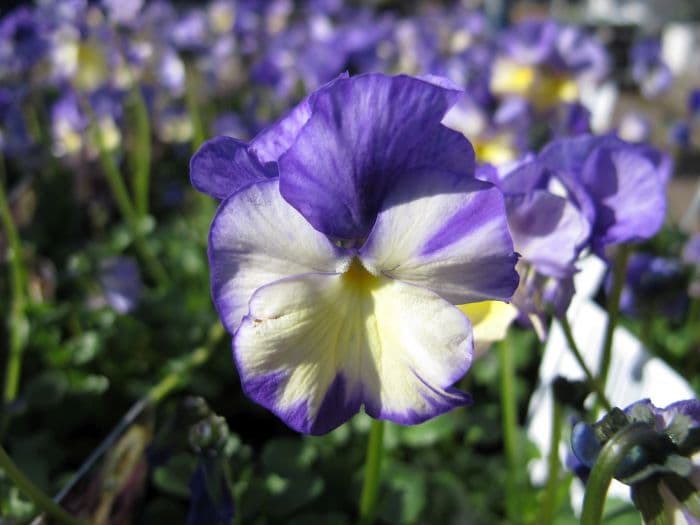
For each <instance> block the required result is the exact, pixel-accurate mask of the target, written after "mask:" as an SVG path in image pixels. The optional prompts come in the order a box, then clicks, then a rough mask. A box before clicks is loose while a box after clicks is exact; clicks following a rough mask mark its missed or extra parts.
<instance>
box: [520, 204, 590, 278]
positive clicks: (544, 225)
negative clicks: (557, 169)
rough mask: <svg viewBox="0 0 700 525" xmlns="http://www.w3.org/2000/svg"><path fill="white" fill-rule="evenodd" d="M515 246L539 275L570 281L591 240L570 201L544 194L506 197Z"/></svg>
mask: <svg viewBox="0 0 700 525" xmlns="http://www.w3.org/2000/svg"><path fill="white" fill-rule="evenodd" d="M506 208H507V210H508V226H510V232H511V234H512V235H513V244H514V245H515V249H516V251H517V252H518V253H519V254H520V255H522V256H523V259H524V260H526V261H527V262H528V263H530V264H532V265H533V266H534V267H535V268H536V269H537V271H538V272H540V273H543V274H545V275H549V276H551V277H557V278H564V277H569V276H571V275H572V273H573V272H574V270H575V269H574V263H575V262H576V259H577V258H578V255H579V252H580V251H581V247H582V246H583V244H584V243H585V242H586V240H587V239H588V235H589V233H590V226H589V223H588V221H587V220H586V218H585V217H584V216H583V215H582V214H581V213H580V212H579V211H578V209H577V208H576V207H575V206H574V205H573V204H571V203H570V202H569V201H568V200H567V199H564V198H563V197H559V196H557V195H553V194H551V193H549V192H546V191H542V190H535V191H533V192H532V193H530V194H528V195H526V194H517V195H508V196H506Z"/></svg>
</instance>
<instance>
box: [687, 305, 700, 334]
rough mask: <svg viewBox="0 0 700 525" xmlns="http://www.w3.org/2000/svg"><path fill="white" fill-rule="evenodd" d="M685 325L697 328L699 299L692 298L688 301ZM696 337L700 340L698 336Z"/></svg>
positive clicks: (698, 322) (699, 314) (699, 322)
mask: <svg viewBox="0 0 700 525" xmlns="http://www.w3.org/2000/svg"><path fill="white" fill-rule="evenodd" d="M686 324H687V325H689V326H697V325H698V324H700V297H693V299H692V300H691V301H690V307H689V308H688V320H687V322H686ZM697 337H698V338H700V334H699V335H698V336H697Z"/></svg>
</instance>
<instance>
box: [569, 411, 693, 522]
mask: <svg viewBox="0 0 700 525" xmlns="http://www.w3.org/2000/svg"><path fill="white" fill-rule="evenodd" d="M632 424H637V425H646V426H647V427H648V428H649V430H650V431H652V432H653V433H655V434H656V435H655V437H654V438H653V439H648V440H646V441H645V442H644V443H639V444H638V445H636V446H634V447H633V448H632V449H631V450H630V452H629V453H628V454H627V455H626V456H625V457H624V458H623V460H622V462H621V463H620V465H619V466H618V468H617V470H616V472H615V478H616V479H618V480H620V481H622V482H623V483H625V484H627V485H630V489H631V495H632V501H633V502H634V504H635V506H636V507H637V508H638V509H639V511H640V512H641V514H642V519H643V521H644V523H645V524H647V525H657V524H660V523H666V524H669V525H674V524H675V525H681V524H697V523H700V494H699V493H698V490H699V489H700V466H698V465H696V464H694V463H693V459H692V457H693V455H695V454H696V453H697V452H698V451H700V445H699V444H698V439H697V436H698V432H700V402H698V401H697V400H695V399H689V400H686V401H677V402H676V403H672V404H671V405H669V406H667V407H666V408H657V407H655V406H654V405H653V404H652V403H651V401H649V400H648V399H644V400H641V401H637V402H636V403H633V404H632V405H630V406H628V407H627V408H625V409H624V411H623V410H620V409H619V408H614V409H613V410H612V411H611V412H610V413H608V414H607V415H606V416H605V417H604V418H603V419H601V420H600V421H599V422H598V423H596V424H593V425H591V424H588V423H583V422H581V423H578V424H576V426H574V429H573V432H572V436H571V447H572V450H573V453H574V455H575V457H576V459H575V460H573V458H572V461H570V462H568V463H569V465H570V466H571V467H573V469H572V470H574V471H575V472H576V473H577V474H578V475H580V476H582V477H583V478H584V479H585V478H586V477H587V476H588V473H589V472H590V469H592V468H593V465H594V464H595V461H596V459H597V457H598V455H599V454H600V451H601V450H602V448H603V446H604V445H605V444H606V443H607V442H608V441H609V440H610V439H611V438H612V437H613V436H614V435H615V434H616V433H617V432H619V431H620V430H622V429H623V428H625V427H626V426H628V425H632Z"/></svg>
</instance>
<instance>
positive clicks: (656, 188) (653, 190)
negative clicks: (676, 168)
mask: <svg viewBox="0 0 700 525" xmlns="http://www.w3.org/2000/svg"><path fill="white" fill-rule="evenodd" d="M670 176H671V160H670V158H669V157H668V156H667V155H665V154H663V153H661V152H660V151H658V150H655V149H653V148H651V147H649V146H646V145H643V144H630V143H628V142H625V141H623V140H621V139H619V138H617V137H615V136H613V135H604V136H593V135H587V134H584V135H580V136H577V137H574V138H564V139H559V140H555V141H553V142H551V143H550V144H549V145H547V146H546V147H545V148H544V149H543V150H542V151H541V152H540V153H539V155H538V156H537V167H535V168H533V170H532V171H531V174H530V179H531V181H532V184H533V185H539V186H540V187H542V185H544V186H547V185H548V184H550V183H551V182H552V180H553V179H556V180H557V181H558V183H559V184H560V185H562V186H563V187H564V188H565V190H566V192H567V193H568V198H569V199H571V200H572V201H573V202H574V203H575V204H576V206H577V207H578V208H579V209H580V210H581V212H582V213H583V214H584V215H585V216H586V218H587V219H588V221H589V223H590V225H591V241H590V242H591V245H592V248H593V249H594V250H596V251H597V252H602V251H603V249H604V247H605V246H608V245H615V244H620V243H624V242H635V241H640V240H644V239H648V238H650V237H651V236H653V235H654V234H655V233H656V232H657V231H658V230H659V228H660V227H661V225H662V224H663V221H664V217H665V215H666V184H667V183H668V180H669V178H670Z"/></svg>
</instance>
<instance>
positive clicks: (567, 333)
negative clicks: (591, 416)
mask: <svg viewBox="0 0 700 525" xmlns="http://www.w3.org/2000/svg"><path fill="white" fill-rule="evenodd" d="M559 321H560V323H561V327H562V329H563V331H564V337H566V342H567V343H569V349H570V350H571V353H572V354H574V357H575V358H576V362H577V363H578V364H579V366H580V367H581V370H583V373H584V374H585V375H586V379H587V380H588V384H589V386H590V387H591V388H592V389H593V391H594V392H595V393H596V396H597V398H598V400H599V402H600V403H601V404H602V405H603V406H604V407H605V409H606V410H612V405H611V404H610V401H608V398H607V397H606V396H605V391H604V390H603V386H602V385H601V383H600V381H598V379H596V377H595V376H594V375H593V373H592V372H591V370H590V369H589V368H588V365H586V361H584V359H583V355H582V354H581V351H580V350H579V348H578V345H577V344H576V340H575V339H574V334H573V332H572V330H571V324H570V323H569V319H568V318H567V317H566V316H563V317H562V318H561V319H559Z"/></svg>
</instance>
